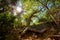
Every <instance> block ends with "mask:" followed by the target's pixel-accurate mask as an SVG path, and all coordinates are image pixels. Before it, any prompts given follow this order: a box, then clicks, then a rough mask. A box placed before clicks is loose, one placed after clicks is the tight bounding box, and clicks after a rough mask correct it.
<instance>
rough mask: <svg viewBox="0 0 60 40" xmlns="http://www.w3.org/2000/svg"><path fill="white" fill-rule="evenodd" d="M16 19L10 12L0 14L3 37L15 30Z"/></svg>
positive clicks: (0, 31) (0, 27)
mask: <svg viewBox="0 0 60 40" xmlns="http://www.w3.org/2000/svg"><path fill="white" fill-rule="evenodd" d="M14 20H15V17H14V16H13V15H11V14H9V12H5V13H0V34H1V36H2V37H4V36H6V35H8V34H9V33H10V31H11V30H12V29H13V28H14Z"/></svg>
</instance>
